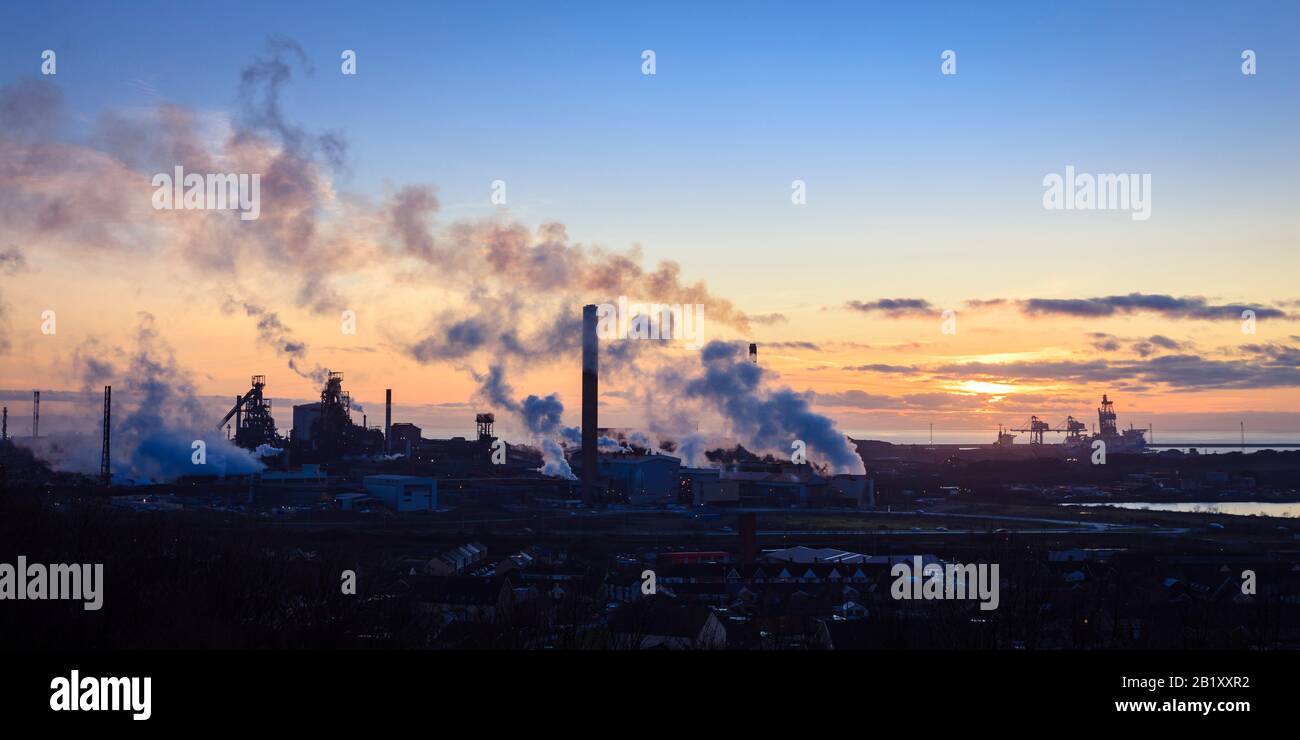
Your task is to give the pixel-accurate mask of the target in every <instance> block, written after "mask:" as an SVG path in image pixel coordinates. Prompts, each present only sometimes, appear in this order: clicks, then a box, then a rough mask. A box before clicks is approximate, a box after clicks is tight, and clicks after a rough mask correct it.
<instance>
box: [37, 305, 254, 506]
mask: <svg viewBox="0 0 1300 740" xmlns="http://www.w3.org/2000/svg"><path fill="white" fill-rule="evenodd" d="M95 348H96V345H93V344H87V345H83V347H82V348H81V349H82V358H81V363H82V364H83V365H84V366H85V367H88V368H93V369H94V371H93V373H91V376H93V380H94V382H95V383H96V384H100V383H106V384H111V385H112V386H113V429H112V440H113V444H112V466H113V477H114V481H115V482H164V481H169V480H174V479H176V478H178V477H180V476H189V475H230V474H244V473H252V472H256V471H257V470H260V469H261V467H262V466H261V463H259V462H258V461H257V460H256V459H255V458H254V457H253V456H252V455H251V454H250V453H249V452H248V451H246V450H242V449H240V448H238V447H235V446H234V445H233V444H231V443H230V442H229V441H228V440H227V439H226V438H225V437H224V436H222V435H221V434H220V432H218V431H217V430H216V429H215V428H214V426H213V424H212V421H211V419H210V418H209V416H208V414H207V413H206V411H205V409H204V406H203V404H202V403H200V401H199V400H198V397H197V396H196V394H195V392H194V386H193V383H192V382H191V381H190V378H189V375H188V374H187V373H186V372H185V371H184V370H183V369H182V368H180V367H179V366H178V365H177V364H176V360H175V357H174V356H173V354H172V351H171V348H170V347H168V346H167V345H166V344H165V343H164V342H163V341H162V340H161V339H160V338H159V337H158V334H157V330H156V329H155V327H154V317H153V316H151V315H149V314H141V315H140V324H139V326H138V328H137V330H136V336H135V347H134V348H133V349H132V350H131V351H130V352H126V351H123V350H119V349H116V348H110V349H109V350H108V355H109V356H106V357H102V358H96V357H93V356H91V353H92V351H93V350H94V349H95ZM118 357H127V358H128V360H127V364H126V365H125V367H124V369H123V371H122V372H121V373H117V371H116V366H115V364H114V358H118ZM101 373H102V374H101ZM90 379H91V378H90V377H88V378H87V380H88V381H89V380H90ZM110 381H111V382H110ZM43 395H44V394H43ZM92 408H94V407H93V406H92ZM91 418H94V417H93V416H92V417H91ZM198 440H201V441H203V442H204V444H205V445H206V447H207V450H206V452H207V461H206V464H204V465H195V464H194V463H193V461H192V455H193V453H194V449H193V447H192V445H193V443H194V442H195V441H198ZM40 444H41V446H38V448H37V449H36V450H35V451H36V452H37V454H38V455H39V456H40V457H42V459H46V460H48V461H50V462H51V464H53V465H54V467H55V468H56V469H59V470H69V471H74V472H80V473H85V474H95V473H97V472H98V471H99V461H100V439H99V436H98V435H80V436H76V437H74V438H72V439H70V440H69V441H67V442H57V441H56V442H50V441H47V440H44V439H43V440H41V441H40Z"/></svg>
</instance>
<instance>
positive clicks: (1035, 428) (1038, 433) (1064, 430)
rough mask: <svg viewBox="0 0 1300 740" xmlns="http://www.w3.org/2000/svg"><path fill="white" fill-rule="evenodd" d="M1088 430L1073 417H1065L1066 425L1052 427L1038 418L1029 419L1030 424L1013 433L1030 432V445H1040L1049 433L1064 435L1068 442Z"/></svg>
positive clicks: (1015, 429)
mask: <svg viewBox="0 0 1300 740" xmlns="http://www.w3.org/2000/svg"><path fill="white" fill-rule="evenodd" d="M1087 430H1088V425H1087V424H1084V423H1083V422H1081V421H1079V420H1078V419H1075V418H1074V417H1073V416H1067V417H1065V424H1064V426H1062V425H1057V426H1052V425H1051V424H1049V423H1047V422H1046V421H1043V420H1042V419H1039V418H1038V417H1037V416H1031V417H1029V423H1028V424H1027V425H1026V424H1022V425H1021V426H1019V427H1013V428H1012V429H1011V431H1013V432H1028V433H1029V444H1031V445H1040V444H1042V443H1043V435H1045V434H1046V433H1047V432H1055V433H1058V434H1064V435H1065V438H1066V439H1067V440H1076V439H1079V438H1081V437H1082V436H1083V434H1084V433H1085V432H1086V431H1087Z"/></svg>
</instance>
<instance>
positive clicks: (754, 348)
mask: <svg viewBox="0 0 1300 740" xmlns="http://www.w3.org/2000/svg"><path fill="white" fill-rule="evenodd" d="M749 361H750V362H752V363H754V364H755V365H757V364H758V345H757V344H754V343H753V342H750V343H749Z"/></svg>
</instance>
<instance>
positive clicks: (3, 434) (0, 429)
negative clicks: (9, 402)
mask: <svg viewBox="0 0 1300 740" xmlns="http://www.w3.org/2000/svg"><path fill="white" fill-rule="evenodd" d="M6 439H9V407H8V406H5V408H4V417H3V420H2V421H0V442H2V441H4V440H6Z"/></svg>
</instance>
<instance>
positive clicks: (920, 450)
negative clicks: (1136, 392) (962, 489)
mask: <svg viewBox="0 0 1300 740" xmlns="http://www.w3.org/2000/svg"><path fill="white" fill-rule="evenodd" d="M1017 433H1027V434H1028V435H1029V443H1028V444H1016V442H1015V441H1016V438H1017V437H1018V436H1019V434H1017ZM1049 433H1050V434H1057V433H1059V434H1064V435H1065V438H1064V439H1063V440H1062V441H1060V442H1048V441H1047V435H1048V434H1049ZM1146 435H1147V430H1145V429H1136V428H1134V427H1133V426H1132V425H1131V424H1130V425H1129V428H1128V429H1120V428H1119V424H1118V417H1117V416H1116V414H1115V402H1114V401H1112V400H1110V396H1109V394H1103V395H1102V397H1101V406H1099V407H1098V408H1097V431H1096V433H1094V434H1089V433H1088V425H1087V424H1085V423H1083V422H1082V421H1079V420H1077V419H1075V418H1074V417H1073V416H1067V417H1066V419H1065V424H1064V426H1056V427H1054V426H1052V425H1051V424H1050V423H1048V422H1046V421H1044V420H1043V419H1040V418H1039V417H1038V416H1031V417H1029V420H1028V423H1027V424H1025V425H1021V426H1019V427H1013V428H1005V427H1002V426H999V427H998V436H997V439H996V441H994V442H993V443H992V444H973V445H962V444H928V445H926V444H893V443H891V442H884V441H881V440H874V439H862V440H854V439H851V440H850V441H851V442H852V443H853V444H854V445H855V446H856V447H857V450H858V455H859V456H860V457H862V459H863V460H864V461H866V460H885V459H902V460H926V461H939V462H942V461H944V460H951V459H961V460H969V461H973V460H1005V459H1020V458H1033V457H1050V458H1064V459H1088V458H1089V457H1090V456H1091V455H1092V452H1093V450H1094V449H1097V448H1098V445H1097V444H1096V443H1097V442H1102V443H1104V444H1105V450H1106V454H1107V455H1139V454H1142V453H1144V452H1146V450H1147V437H1146Z"/></svg>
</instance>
